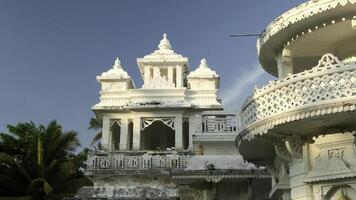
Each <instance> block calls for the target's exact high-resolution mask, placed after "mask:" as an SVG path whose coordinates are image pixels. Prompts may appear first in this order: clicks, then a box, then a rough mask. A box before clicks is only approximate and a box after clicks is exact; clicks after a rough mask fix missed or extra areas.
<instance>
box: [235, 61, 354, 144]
mask: <svg viewBox="0 0 356 200" xmlns="http://www.w3.org/2000/svg"><path fill="white" fill-rule="evenodd" d="M355 105H356V63H355V62H342V61H339V60H338V59H337V58H336V57H335V56H333V55H331V54H326V55H324V56H323V57H322V58H321V60H320V61H319V64H318V65H317V66H316V67H314V68H312V69H311V70H307V71H304V72H301V73H298V74H291V75H289V76H287V77H286V78H284V79H280V80H276V81H272V82H270V83H269V84H268V85H266V86H265V87H263V88H262V89H257V90H255V92H254V94H253V95H252V96H251V97H249V98H248V99H247V101H246V102H245V103H244V105H243V106H242V111H241V135H240V136H241V137H244V139H252V138H253V137H254V136H256V135H265V134H267V133H269V134H270V135H272V134H273V135H276V134H277V135H283V136H286V135H289V136H290V135H291V134H293V135H294V134H300V135H308V134H309V135H311V134H314V135H318V134H325V133H327V132H328V131H343V130H344V129H354V128H355V126H356V123H355V120H356V114H355V109H356V106H355Z"/></svg>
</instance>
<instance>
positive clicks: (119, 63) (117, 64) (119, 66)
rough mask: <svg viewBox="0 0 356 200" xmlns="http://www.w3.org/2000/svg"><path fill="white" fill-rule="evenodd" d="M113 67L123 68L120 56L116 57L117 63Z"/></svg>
mask: <svg viewBox="0 0 356 200" xmlns="http://www.w3.org/2000/svg"><path fill="white" fill-rule="evenodd" d="M113 68H115V69H121V68H122V66H121V61H120V59H119V58H118V57H116V60H115V64H114V66H113Z"/></svg>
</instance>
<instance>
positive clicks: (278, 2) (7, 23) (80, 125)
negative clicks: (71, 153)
mask: <svg viewBox="0 0 356 200" xmlns="http://www.w3.org/2000/svg"><path fill="white" fill-rule="evenodd" d="M302 2H304V1H301V0H263V1H262V0H221V1H217V0H167V1H164V0H122V1H120V0H115V1H114V0H105V1H99V0H76V1H73V0H60V1H59V0H57V1H53V0H41V1H39V0H21V1H20V0H0V95H1V98H0V131H1V132H3V131H6V124H15V123H17V122H19V121H34V122H35V123H43V124H47V123H48V122H49V121H50V120H53V119H55V120H57V121H59V123H60V124H62V125H63V127H64V129H65V130H75V131H78V132H79V134H80V139H81V142H82V145H83V146H86V145H88V143H89V141H90V139H91V138H92V137H93V134H94V133H93V132H91V131H88V130H87V126H88V120H89V118H90V117H92V116H93V113H92V111H91V109H90V107H91V106H92V105H94V104H95V103H97V102H98V97H99V94H98V92H99V84H98V83H97V82H96V79H95V78H96V76H97V75H99V74H101V73H102V72H103V71H107V70H108V69H109V68H110V67H111V66H112V64H113V62H114V59H115V57H117V56H118V57H119V58H120V59H121V62H122V65H123V66H124V68H125V70H126V71H128V73H129V74H130V75H131V77H132V78H134V80H135V83H136V86H141V85H142V81H141V77H140V75H139V71H138V68H137V64H136V58H138V57H142V56H144V55H146V54H148V53H151V52H152V51H153V50H155V49H156V48H157V44H158V42H159V40H160V39H161V37H162V34H163V33H164V32H165V33H167V34H168V38H169V40H170V41H171V44H172V46H173V49H174V50H175V51H176V52H178V53H180V54H182V55H184V56H186V57H188V58H189V63H190V68H191V69H195V68H196V66H197V65H198V64H199V61H200V59H201V58H204V57H205V58H206V59H207V60H208V63H209V65H210V66H211V67H212V68H213V69H214V70H216V71H217V72H218V73H219V74H220V76H221V89H220V96H221V97H222V98H223V101H224V100H225V102H226V103H225V104H227V105H226V106H227V108H228V110H238V108H239V107H240V105H241V103H242V102H243V100H244V99H245V98H246V97H247V96H248V95H250V94H251V92H252V89H253V88H254V86H255V85H257V86H261V85H263V84H265V83H266V82H267V81H268V80H271V79H273V77H271V76H269V75H268V74H267V73H265V72H264V71H263V70H262V69H261V68H260V67H259V64H258V59H257V53H256V38H239V39H238V38H230V37H228V35H229V34H233V33H259V32H261V31H262V30H263V29H264V28H265V27H266V25H267V24H268V23H269V22H270V21H272V20H273V19H274V18H275V17H277V16H278V15H280V14H281V13H282V12H284V11H286V10H288V9H289V8H292V7H294V6H296V5H298V4H300V3H302Z"/></svg>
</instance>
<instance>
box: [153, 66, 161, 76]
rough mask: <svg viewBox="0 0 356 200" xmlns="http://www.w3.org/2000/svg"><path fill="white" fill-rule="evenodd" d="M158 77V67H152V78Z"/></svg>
mask: <svg viewBox="0 0 356 200" xmlns="http://www.w3.org/2000/svg"><path fill="white" fill-rule="evenodd" d="M157 76H160V71H159V67H153V78H154V77H157Z"/></svg>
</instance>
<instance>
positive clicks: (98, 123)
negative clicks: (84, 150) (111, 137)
mask: <svg viewBox="0 0 356 200" xmlns="http://www.w3.org/2000/svg"><path fill="white" fill-rule="evenodd" d="M102 127H103V121H102V120H101V119H98V118H94V117H92V118H90V120H89V127H88V129H89V130H97V131H98V132H97V133H96V135H95V136H94V138H93V139H92V140H91V143H90V145H91V146H94V145H95V144H97V147H96V148H98V149H100V148H101V144H100V143H99V141H100V140H101V137H102V130H101V129H102Z"/></svg>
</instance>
